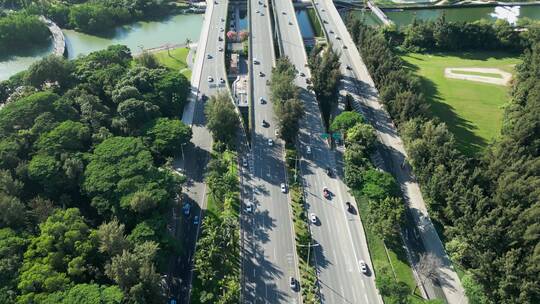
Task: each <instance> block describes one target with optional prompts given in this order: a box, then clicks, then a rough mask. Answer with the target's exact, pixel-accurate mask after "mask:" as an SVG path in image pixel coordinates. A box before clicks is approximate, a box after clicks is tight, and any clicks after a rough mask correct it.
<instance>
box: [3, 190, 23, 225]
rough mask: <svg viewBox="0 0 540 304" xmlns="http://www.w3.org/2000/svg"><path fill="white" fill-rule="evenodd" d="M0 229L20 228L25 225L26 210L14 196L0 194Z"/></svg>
mask: <svg viewBox="0 0 540 304" xmlns="http://www.w3.org/2000/svg"><path fill="white" fill-rule="evenodd" d="M0 210H2V212H1V214H0V227H11V228H18V227H20V226H21V225H23V224H24V221H25V218H26V208H25V206H24V204H23V203H21V201H20V200H19V199H18V198H16V197H13V196H9V195H7V194H5V193H2V192H0Z"/></svg>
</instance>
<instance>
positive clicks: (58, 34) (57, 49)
mask: <svg viewBox="0 0 540 304" xmlns="http://www.w3.org/2000/svg"><path fill="white" fill-rule="evenodd" d="M39 20H41V21H43V23H45V24H46V25H47V27H48V28H49V31H51V34H52V36H53V43H54V51H53V54H55V55H57V56H64V53H65V52H66V38H65V37H64V33H63V32H62V30H61V29H60V28H59V27H58V25H56V23H54V22H53V21H52V20H50V19H47V18H46V17H45V16H39Z"/></svg>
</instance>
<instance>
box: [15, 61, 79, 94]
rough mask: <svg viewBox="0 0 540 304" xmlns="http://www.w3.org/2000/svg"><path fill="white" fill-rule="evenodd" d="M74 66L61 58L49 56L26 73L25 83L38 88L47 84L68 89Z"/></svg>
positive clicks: (34, 64)
mask: <svg viewBox="0 0 540 304" xmlns="http://www.w3.org/2000/svg"><path fill="white" fill-rule="evenodd" d="M72 72H73V64H72V63H71V62H70V61H69V60H67V59H65V58H64V57H61V56H56V55H49V56H46V57H44V58H43V59H41V60H40V61H37V62H34V63H33V64H32V65H31V66H30V67H29V68H28V71H27V72H26V75H25V81H26V83H27V84H29V85H31V86H34V87H36V88H41V87H42V86H43V85H44V84H46V83H53V84H54V83H57V84H58V85H59V86H60V87H61V88H66V87H67V86H69V85H70V83H71V82H72V79H71V77H72V76H71V73H72Z"/></svg>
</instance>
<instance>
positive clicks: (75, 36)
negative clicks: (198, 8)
mask: <svg viewBox="0 0 540 304" xmlns="http://www.w3.org/2000/svg"><path fill="white" fill-rule="evenodd" d="M202 22H203V15H200V14H185V15H184V14H177V15H171V16H169V17H166V18H164V19H162V20H159V21H139V22H134V23H132V24H128V25H123V26H118V27H116V28H114V29H113V30H111V34H110V35H109V36H106V37H102V36H97V35H89V34H85V33H81V32H77V31H74V30H61V32H62V33H63V35H64V37H65V44H66V52H67V58H68V59H75V58H77V57H78V56H80V55H87V54H89V53H91V52H95V51H98V50H102V49H105V48H107V47H108V46H110V45H114V44H122V45H126V46H127V47H128V48H129V49H130V50H131V52H132V53H133V54H137V53H139V52H140V50H141V48H142V49H155V48H160V47H163V46H165V45H167V44H169V45H171V46H181V45H182V44H185V43H186V41H187V40H189V41H197V40H199V36H200V33H201V25H202ZM51 52H53V45H52V44H51V45H49V46H46V47H43V48H40V49H35V50H31V51H27V52H26V53H21V54H17V55H13V56H10V57H8V58H6V59H5V60H3V61H0V81H2V80H6V79H8V78H9V77H11V76H12V75H15V74H16V73H18V72H21V71H24V70H26V69H27V68H28V67H29V66H30V65H31V64H32V63H34V62H36V61H38V60H40V59H41V58H43V57H44V56H47V55H49V54H51Z"/></svg>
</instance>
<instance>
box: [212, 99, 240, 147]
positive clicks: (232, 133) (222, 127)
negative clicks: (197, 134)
mask: <svg viewBox="0 0 540 304" xmlns="http://www.w3.org/2000/svg"><path fill="white" fill-rule="evenodd" d="M204 113H205V114H206V120H207V123H206V126H207V127H208V130H210V132H212V136H213V137H214V140H215V141H216V142H221V143H224V144H226V145H229V146H232V145H233V144H234V142H235V139H236V135H237V134H238V131H239V129H238V128H239V127H240V120H239V118H238V114H237V113H236V111H235V108H234V105H233V103H232V101H231V98H230V97H229V95H228V94H227V93H220V94H218V95H215V96H212V97H211V98H210V100H209V101H208V103H207V104H206V105H205V108H204Z"/></svg>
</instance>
